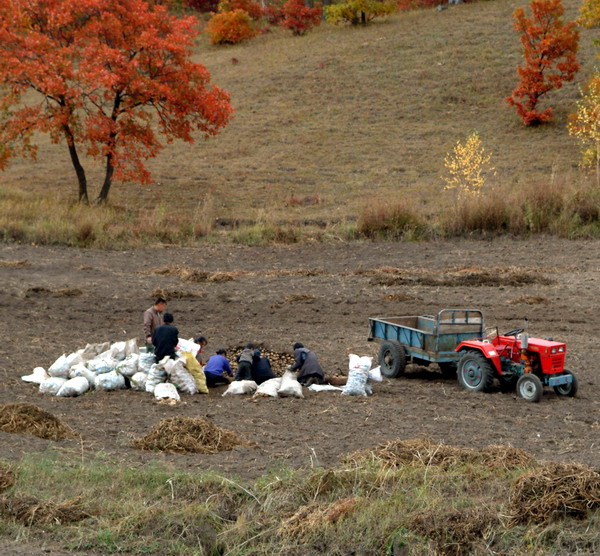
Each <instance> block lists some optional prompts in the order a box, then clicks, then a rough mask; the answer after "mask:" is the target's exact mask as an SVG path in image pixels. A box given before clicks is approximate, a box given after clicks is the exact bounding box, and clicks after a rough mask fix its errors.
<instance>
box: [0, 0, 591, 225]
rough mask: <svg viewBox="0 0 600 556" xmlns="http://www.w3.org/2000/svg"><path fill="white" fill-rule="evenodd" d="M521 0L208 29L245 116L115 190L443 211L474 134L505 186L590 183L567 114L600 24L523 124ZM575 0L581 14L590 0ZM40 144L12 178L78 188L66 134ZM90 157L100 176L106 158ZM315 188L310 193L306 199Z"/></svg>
mask: <svg viewBox="0 0 600 556" xmlns="http://www.w3.org/2000/svg"><path fill="white" fill-rule="evenodd" d="M524 4H525V2H524V1H522V0H496V1H493V2H491V1H490V2H477V3H473V4H463V5H459V6H456V7H452V8H450V9H448V10H444V11H442V12H438V11H436V10H423V11H415V12H411V13H403V14H398V15H396V16H394V17H392V18H390V19H389V20H385V21H381V22H374V23H373V24H371V25H370V26H368V27H366V28H364V29H363V28H350V27H334V26H331V25H323V26H321V27H320V28H317V29H316V30H315V31H313V32H311V33H309V34H308V35H307V36H305V37H294V36H292V35H291V33H289V32H284V31H283V30H275V31H273V32H271V33H267V34H265V35H262V36H260V37H258V38H256V39H253V40H251V41H249V42H247V43H245V44H243V45H238V46H234V47H219V48H217V47H210V46H209V45H208V42H207V40H206V38H205V37H202V38H201V40H200V41H199V43H200V44H199V45H198V52H197V55H196V59H197V61H198V62H201V63H203V64H205V65H206V66H207V67H208V68H209V70H210V71H211V73H212V75H213V79H214V82H215V83H216V84H218V85H219V86H222V87H224V88H225V89H227V90H228V91H230V93H231V96H232V101H233V105H234V107H235V110H236V115H235V119H234V120H233V122H232V123H231V124H230V125H229V126H228V127H227V128H226V129H225V131H224V132H223V133H221V134H220V135H219V136H218V137H216V138H211V139H210V140H208V141H206V142H205V141H203V140H200V141H199V142H198V143H197V144H196V145H193V146H189V145H184V144H180V143H178V144H175V145H171V146H169V147H168V148H167V149H165V151H164V152H163V153H162V154H161V155H160V156H159V157H158V158H157V159H155V160H153V161H152V162H151V164H150V168H151V170H152V172H153V175H154V177H155V179H156V184H155V185H153V186H150V187H140V186H137V185H124V184H120V183H116V184H115V186H114V190H113V192H112V199H111V201H112V203H113V204H114V205H116V206H117V207H120V208H126V209H130V210H132V211H133V213H135V212H137V211H138V210H139V209H142V210H145V211H146V212H147V210H148V209H154V207H156V206H159V205H161V204H163V205H164V207H163V208H161V211H162V212H161V215H159V216H160V217H161V218H162V217H165V218H168V217H171V215H173V214H177V215H179V216H181V215H185V214H188V215H189V214H194V215H195V216H194V217H193V218H192V225H195V226H199V227H202V226H204V225H208V224H207V222H208V223H210V221H212V219H213V218H215V217H220V218H224V219H241V220H252V221H254V220H259V221H288V220H290V221H307V220H308V221H312V220H317V221H326V222H331V221H344V220H346V219H350V220H352V219H354V218H356V217H357V215H358V214H359V213H360V211H361V210H362V209H363V208H364V206H365V204H368V203H370V202H372V201H374V200H375V201H377V200H379V201H385V202H387V201H389V200H399V199H412V200H413V201H414V202H415V203H416V205H417V207H422V210H423V211H424V212H425V213H427V214H432V213H436V212H438V211H439V210H440V209H442V208H443V207H445V206H447V205H448V204H450V203H452V202H453V198H452V197H451V196H450V195H449V194H446V193H444V194H440V192H441V187H442V186H441V184H442V181H441V177H440V175H441V173H442V172H443V170H444V156H445V155H446V154H447V153H448V151H450V150H451V149H452V147H453V146H454V145H455V143H456V141H458V140H464V139H465V138H466V136H468V135H469V134H470V133H471V132H473V131H478V132H479V134H480V136H481V139H482V141H483V143H484V145H485V147H486V148H487V149H488V150H490V151H491V152H492V153H493V159H492V162H493V164H494V166H495V167H496V169H497V174H496V176H495V177H494V178H493V182H495V183H497V184H499V185H501V186H503V187H504V186H505V187H521V186H523V185H525V184H528V183H540V182H547V181H548V180H550V177H551V175H558V176H561V177H562V179H563V180H565V181H568V182H572V181H579V180H580V179H581V177H580V176H579V170H578V169H577V164H578V161H579V155H578V146H577V144H576V143H575V141H574V140H573V139H572V138H570V137H569V135H568V132H567V129H566V119H567V116H568V114H569V113H570V112H572V111H573V110H574V107H575V105H576V102H577V100H578V98H579V90H578V87H579V86H580V85H581V84H583V83H584V82H585V81H586V80H587V78H588V77H589V74H590V71H591V70H592V68H593V66H594V64H595V60H596V58H595V53H594V48H593V44H592V40H593V38H595V37H597V36H598V32H597V30H593V31H587V30H582V32H581V51H580V61H581V62H582V65H583V68H582V70H581V71H580V72H579V74H578V75H577V78H576V81H577V82H576V83H569V84H567V85H566V86H565V87H563V89H562V90H560V91H557V92H554V93H551V95H550V96H549V101H550V103H551V105H552V106H554V108H555V119H554V121H553V122H552V123H550V124H548V125H544V126H540V127H537V128H531V129H529V128H525V127H524V126H523V124H522V123H521V121H520V119H519V117H518V116H517V114H516V112H515V110H514V109H512V108H510V107H509V106H508V105H507V104H506V102H505V101H504V97H505V96H507V95H509V94H510V92H511V91H512V89H513V88H514V86H515V84H516V71H515V70H516V66H517V64H518V63H519V62H520V61H521V54H520V47H519V43H518V37H517V34H516V32H514V30H513V29H512V12H513V10H514V9H515V7H517V6H520V5H524ZM565 5H566V7H567V16H568V17H576V15H577V8H578V5H579V2H576V1H575V0H566V2H565ZM41 144H42V147H41V149H40V152H39V157H38V162H37V163H31V162H30V161H21V160H16V161H15V163H14V164H13V165H12V166H11V167H10V168H9V169H8V170H7V171H6V172H4V173H3V174H2V175H0V178H1V179H2V182H1V183H2V185H3V186H5V187H3V190H2V191H3V192H4V194H5V195H7V194H8V193H7V192H10V191H12V190H13V188H14V187H17V188H20V189H24V190H27V191H33V192H38V193H39V192H44V193H47V192H51V194H52V196H53V198H58V199H59V200H60V201H63V200H73V199H74V198H75V192H76V186H75V176H74V173H73V170H72V168H71V166H70V162H69V160H68V153H67V150H66V147H65V146H64V145H50V144H49V142H48V140H47V138H46V137H42V138H41ZM90 170H91V172H90V178H91V179H90V182H91V183H92V184H94V183H95V184H98V183H99V181H100V174H101V168H100V167H95V168H94V169H92V168H90ZM305 197H310V199H309V201H308V202H307V206H305V205H304V204H303V203H296V202H295V200H302V199H303V198H305ZM315 200H318V201H319V202H314V201H315ZM290 201H291V202H290ZM165 213H166V215H167V216H165ZM152 219H153V220H156V214H154V215H153V217H152Z"/></svg>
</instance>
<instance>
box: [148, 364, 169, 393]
mask: <svg viewBox="0 0 600 556" xmlns="http://www.w3.org/2000/svg"><path fill="white" fill-rule="evenodd" d="M163 382H167V371H165V369H164V367H163V366H162V365H160V364H154V365H152V367H150V371H149V372H148V378H147V379H146V386H145V388H146V392H154V388H156V385H157V384H161V383H163Z"/></svg>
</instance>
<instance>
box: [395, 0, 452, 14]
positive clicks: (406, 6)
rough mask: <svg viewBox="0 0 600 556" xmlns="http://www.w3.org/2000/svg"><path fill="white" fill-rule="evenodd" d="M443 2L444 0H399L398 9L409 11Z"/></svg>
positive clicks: (431, 6)
mask: <svg viewBox="0 0 600 556" xmlns="http://www.w3.org/2000/svg"><path fill="white" fill-rule="evenodd" d="M442 3H443V0H398V9H399V10H400V11H401V12H408V11H410V10H418V9H420V8H433V7H434V6H437V5H439V4H442Z"/></svg>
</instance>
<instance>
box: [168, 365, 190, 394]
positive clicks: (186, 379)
mask: <svg viewBox="0 0 600 556" xmlns="http://www.w3.org/2000/svg"><path fill="white" fill-rule="evenodd" d="M165 371H167V376H168V377H169V382H171V383H173V384H174V385H175V386H176V387H177V389H178V390H179V391H180V392H183V393H184V394H197V393H198V387H197V386H196V381H195V379H194V377H193V376H192V375H191V374H190V373H188V371H187V369H186V368H185V359H183V358H181V359H176V360H173V359H170V360H169V361H167V363H165Z"/></svg>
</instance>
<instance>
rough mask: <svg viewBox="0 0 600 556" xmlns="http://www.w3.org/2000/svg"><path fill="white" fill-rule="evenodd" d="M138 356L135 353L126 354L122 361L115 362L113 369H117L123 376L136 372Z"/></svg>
mask: <svg viewBox="0 0 600 556" xmlns="http://www.w3.org/2000/svg"><path fill="white" fill-rule="evenodd" d="M139 358H140V356H139V355H138V354H137V353H134V354H132V355H129V356H127V357H126V358H125V359H124V360H123V361H120V362H119V363H117V367H116V369H115V370H117V371H119V372H120V373H121V374H122V375H123V376H126V377H128V378H129V377H130V376H133V375H134V374H135V373H137V372H138V361H139Z"/></svg>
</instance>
